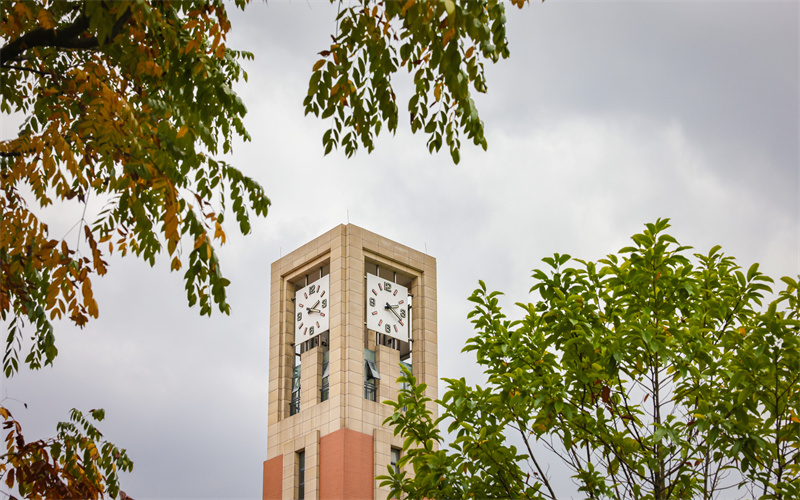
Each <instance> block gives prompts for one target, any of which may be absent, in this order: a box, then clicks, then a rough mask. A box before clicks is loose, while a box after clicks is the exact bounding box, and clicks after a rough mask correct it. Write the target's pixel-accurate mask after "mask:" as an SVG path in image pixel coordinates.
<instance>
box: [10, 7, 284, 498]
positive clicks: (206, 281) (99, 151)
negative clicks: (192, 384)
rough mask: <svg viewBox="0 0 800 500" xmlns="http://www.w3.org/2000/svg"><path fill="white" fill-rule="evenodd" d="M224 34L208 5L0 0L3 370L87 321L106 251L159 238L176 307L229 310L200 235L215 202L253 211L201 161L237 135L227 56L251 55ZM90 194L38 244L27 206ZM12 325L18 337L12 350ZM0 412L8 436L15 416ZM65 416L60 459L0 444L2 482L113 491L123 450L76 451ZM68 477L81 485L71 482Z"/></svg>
mask: <svg viewBox="0 0 800 500" xmlns="http://www.w3.org/2000/svg"><path fill="white" fill-rule="evenodd" d="M237 6H238V7H243V6H244V1H243V0H239V1H237ZM229 29H230V22H229V21H228V17H227V13H226V6H225V4H224V3H223V2H222V1H215V2H207V1H182V2H142V1H136V2H134V1H114V2H96V1H86V2H51V1H38V2H27V1H24V2H23V1H20V2H2V3H0V94H1V95H2V101H0V110H2V112H3V113H20V114H23V115H24V117H25V121H24V123H23V125H22V126H21V128H20V130H19V133H18V134H17V136H16V137H13V138H10V139H6V138H4V139H3V140H2V141H0V269H1V271H0V318H2V319H3V322H4V323H5V324H6V325H7V327H8V333H7V336H6V345H5V350H4V355H3V371H4V373H5V375H6V377H10V376H12V375H13V374H14V373H15V372H17V371H18V370H19V368H20V364H21V363H24V364H25V365H27V366H28V367H29V368H31V369H37V368H40V367H41V366H45V365H48V364H52V363H53V360H54V358H55V357H56V355H57V353H58V350H57V348H56V343H55V334H54V330H53V325H52V323H51V321H53V320H55V319H62V318H63V319H69V320H70V321H71V322H73V323H74V324H76V325H78V326H83V325H85V324H86V323H87V321H89V319H90V318H94V317H97V315H98V312H99V308H98V305H97V300H96V299H95V297H94V294H93V292H92V281H91V280H92V277H94V276H95V275H97V276H101V275H104V274H105V273H106V272H107V263H106V261H105V260H104V259H105V255H107V254H106V252H108V254H111V253H112V252H114V251H117V252H118V253H120V254H122V255H125V254H127V253H133V254H135V255H137V256H140V257H141V258H143V259H144V260H145V261H147V262H149V263H150V264H151V265H153V263H154V262H155V257H156V255H157V254H158V253H159V252H161V251H162V249H163V247H164V246H166V250H167V253H168V254H169V255H170V256H171V257H172V265H171V267H172V269H173V270H178V269H184V279H185V282H186V292H187V297H188V301H189V304H190V305H193V304H195V303H196V304H198V305H199V307H200V313H201V314H211V310H212V306H213V305H214V304H216V306H217V307H218V309H219V310H220V311H222V312H224V313H229V311H230V307H229V305H228V304H227V302H226V298H225V289H226V286H227V285H228V280H226V279H225V278H224V277H223V275H222V273H221V269H220V264H219V261H218V259H217V256H216V252H215V250H214V246H213V245H212V241H213V240H216V241H217V242H218V243H220V244H221V243H224V241H225V237H226V236H225V230H224V229H223V225H222V224H223V222H224V212H225V209H226V208H228V209H230V210H232V212H233V214H234V216H235V218H236V222H237V223H238V226H239V229H240V230H241V231H242V232H243V233H248V232H249V231H250V214H255V215H261V216H263V215H266V213H267V208H268V206H269V200H268V199H267V197H266V196H265V195H264V192H263V190H262V188H261V186H259V185H258V184H257V183H256V182H255V181H253V180H252V179H250V178H249V177H246V176H244V175H243V174H242V173H241V172H240V171H238V170H237V169H235V168H234V167H233V166H231V165H229V164H227V163H225V162H223V161H220V160H218V159H215V156H216V155H218V154H220V153H229V152H230V151H231V145H232V142H233V140H234V139H235V138H237V137H240V138H243V139H244V140H248V139H249V136H248V134H247V132H246V130H245V129H244V125H243V123H242V117H243V116H244V114H245V106H244V104H243V103H242V101H241V99H239V97H237V96H236V94H235V93H234V92H233V90H232V85H233V84H234V82H236V81H238V80H239V79H240V78H245V79H246V76H247V75H246V74H245V73H244V72H243V71H242V69H241V67H240V64H239V63H240V61H241V60H242V59H249V58H252V56H251V55H250V54H248V53H245V52H238V51H235V50H232V49H230V48H228V47H227V46H226V44H225V40H226V34H227V32H228V30H229ZM90 198H92V199H97V200H102V202H103V203H104V204H105V207H104V208H103V210H102V211H101V212H100V213H99V214H96V217H94V216H92V215H89V216H88V217H89V218H88V219H87V216H86V215H84V217H82V218H81V219H80V221H79V222H78V223H77V224H76V226H78V233H79V238H78V240H77V242H76V244H75V245H74V246H72V245H70V243H69V242H67V241H66V240H64V239H58V238H53V237H52V236H51V235H50V233H49V231H48V226H47V224H46V223H45V222H44V221H43V220H41V219H40V217H39V215H37V212H38V210H39V209H40V208H42V207H47V206H48V205H50V204H52V203H54V202H60V203H67V202H68V201H69V200H76V201H78V202H80V203H83V204H84V205H85V204H86V202H87V200H89V199H90ZM84 214H85V211H84ZM80 239H83V240H84V242H85V245H84V246H83V247H81V246H80ZM184 245H186V246H184ZM28 332H30V333H28ZM25 335H30V336H31V337H32V339H33V341H32V342H31V343H30V346H29V348H26V349H25V350H26V351H27V353H25V352H22V356H21V351H23V348H24V346H23V341H24V339H23V336H25ZM23 356H24V357H23ZM0 410H2V412H3V414H4V416H5V419H6V427H7V428H9V429H11V430H10V431H9V432H10V433H9V435H8V438H9V440H7V443H11V444H13V442H14V441H13V440H15V439H17V437H19V438H20V439H21V431H20V429H19V425H18V423H17V422H16V421H15V420H13V419H11V417H10V413H9V412H8V410H7V409H5V408H2V407H0ZM75 415H79V414H77V413H73V417H75ZM78 420H79V422H77V423H81V424H83V423H84V421H83V420H81V417H78ZM70 425H72V424H69V423H66V424H60V426H59V437H58V439H57V441H56V442H57V443H60V445H59V446H60V447H61V448H60V449H61V450H62V453H61V454H60V455H59V453H58V452H56V451H54V450H55V449H58V448H57V447H56V448H54V447H55V446H56V445H55V444H41V443H40V444H28V445H24V446H23V441H19V444H18V445H16V448H13V449H12V447H11V444H9V447H8V452H7V453H6V454H4V455H3V456H2V458H3V461H4V463H3V469H2V471H3V472H2V474H4V477H5V479H6V481H7V483H8V484H12V483H14V481H16V484H18V485H19V491H20V492H21V493H22V494H25V495H31V496H33V497H36V495H41V496H45V497H48V498H51V497H61V496H62V493H60V492H62V491H67V490H62V489H59V488H60V487H57V486H55V485H57V484H59V481H61V480H62V479H64V478H67V479H64V481H67V486H65V487H66V488H67V489H68V490H69V492H70V494H72V493H75V492H83V493H81V494H80V495H79V496H81V497H89V498H94V497H96V496H97V494H100V495H101V496H102V494H103V493H104V492H107V493H108V494H110V495H111V496H116V494H117V490H118V487H117V485H116V472H113V471H111V469H108V468H107V467H109V466H110V467H112V468H113V467H116V468H118V469H120V470H125V469H126V468H129V467H130V463H129V462H128V461H127V458H125V459H124V460H122V461H121V462H120V461H119V460H120V459H119V458H116V457H115V458H114V459H113V460H112V459H109V458H108V456H107V454H106V453H105V452H102V453H100V454H99V455H98V454H97V452H96V448H97V447H96V446H95V447H94V448H92V446H93V445H92V446H89V447H88V448H87V447H85V446H83V445H80V446H79V447H81V449H82V450H83V451H82V453H83V458H81V456H80V454H79V453H77V452H72V451H69V450H70V447H69V446H70V444H69V443H70V436H71V435H72V434H70V432H71V431H70V430H69V429H68V426H70ZM84 429H85V430H86V432H87V436H88V438H89V439H91V440H95V439H96V436H95V434H94V431H93V430H92V429H93V428H87V427H85V426H84ZM15 436H17V437H15ZM81 442H82V441H81ZM76 446H77V445H76ZM87 446H88V445H87ZM98 446H99V445H98ZM48 448H49V449H50V452H47V451H46V450H47V449H48ZM92 449H95V451H94V452H93V451H92ZM48 453H49V454H48ZM121 456H123V457H124V455H121ZM48 457H49V458H50V459H52V460H51V462H48ZM81 460H82V462H81ZM109 460H111V461H109ZM37 461H38V462H40V463H39V464H38V465H35V466H34V465H32V464H33V463H34V462H37ZM47 464H49V465H47ZM25 467H28V469H25ZM31 467H33V468H37V469H36V471H34V472H30V470H33V469H31ZM98 470H100V471H105V473H97V472H96V471H98ZM26 471H28V472H26ZM93 471H95V472H93ZM36 474H38V475H39V476H36ZM47 474H49V475H50V477H49V478H44V479H43V478H42V477H43V476H42V475H47ZM76 474H78V475H79V476H81V477H82V479H79V480H78V479H76V480H75V481H77V483H74V482H73V483H71V482H70V481H73V479H74V477H75V475H76ZM31 477H34V479H30V478H31ZM68 478H73V479H68ZM51 486H52V488H54V489H48V488H51ZM73 486H74V487H75V488H77V489H71V488H73ZM92 488H93V489H92ZM37 492H38V493H37ZM75 494H77V493H75Z"/></svg>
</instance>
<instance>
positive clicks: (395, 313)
mask: <svg viewBox="0 0 800 500" xmlns="http://www.w3.org/2000/svg"><path fill="white" fill-rule="evenodd" d="M397 307H398V306H390V305H389V303H388V302H387V303H386V309H388V310H390V311H392V313H393V314H394V315H395V316H397V320H398V321H399V322H400V324H401V325H402V324H403V318H401V317H400V315H399V314H397V311H395V309H397Z"/></svg>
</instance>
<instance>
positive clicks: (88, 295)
mask: <svg viewBox="0 0 800 500" xmlns="http://www.w3.org/2000/svg"><path fill="white" fill-rule="evenodd" d="M81 292H83V299H84V302H89V301H90V300H92V282H91V280H89V278H88V277H87V278H86V279H84V280H83V283H81Z"/></svg>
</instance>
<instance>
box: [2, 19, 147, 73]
mask: <svg viewBox="0 0 800 500" xmlns="http://www.w3.org/2000/svg"><path fill="white" fill-rule="evenodd" d="M132 15H133V12H132V11H131V9H130V8H128V9H127V10H126V11H125V12H124V13H123V14H122V16H120V18H119V19H117V21H116V22H115V23H114V27H113V28H112V30H111V33H110V35H109V40H112V39H114V38H116V36H117V35H119V34H120V32H121V31H122V27H123V26H125V24H126V23H127V22H128V20H129V19H130V18H131V16H132ZM88 29H89V18H88V17H87V16H86V14H81V15H79V16H78V17H77V18H75V20H74V21H73V22H72V23H71V24H68V25H66V26H64V27H63V28H61V29H58V30H57V29H54V28H52V29H45V28H36V29H35V30H31V31H29V32H27V33H25V34H24V35H22V36H21V37H19V38H17V39H16V40H14V41H13V42H9V43H7V44H6V45H5V46H4V47H3V48H1V49H0V66H2V67H7V68H12V69H14V68H13V67H10V66H7V63H8V62H9V61H15V60H17V59H18V58H19V57H20V56H21V55H22V54H23V53H24V52H25V51H27V50H28V49H31V48H34V47H56V48H59V49H81V50H86V49H96V48H98V47H100V42H99V40H98V39H97V37H95V36H91V37H82V36H81V35H83V34H85V33H87V30H88Z"/></svg>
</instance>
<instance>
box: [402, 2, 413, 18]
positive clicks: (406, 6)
mask: <svg viewBox="0 0 800 500" xmlns="http://www.w3.org/2000/svg"><path fill="white" fill-rule="evenodd" d="M416 1H417V0H408V1H407V2H406V4H405V5H403V9H402V10H401V11H400V15H401V16H403V15H405V13H406V11H407V10H408V9H409V8H410V7H411V6H412V5H414V3H416Z"/></svg>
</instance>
